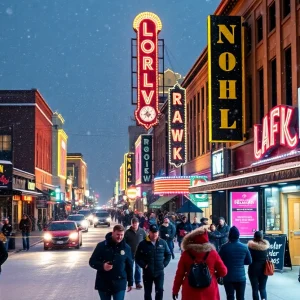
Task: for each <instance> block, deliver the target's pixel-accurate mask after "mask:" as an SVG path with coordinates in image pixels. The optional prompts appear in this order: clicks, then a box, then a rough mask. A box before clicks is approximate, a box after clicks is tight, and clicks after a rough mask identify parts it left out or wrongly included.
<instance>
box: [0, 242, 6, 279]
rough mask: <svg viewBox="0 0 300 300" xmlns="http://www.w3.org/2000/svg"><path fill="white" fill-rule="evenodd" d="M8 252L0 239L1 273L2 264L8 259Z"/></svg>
mask: <svg viewBox="0 0 300 300" xmlns="http://www.w3.org/2000/svg"><path fill="white" fill-rule="evenodd" d="M7 257H8V253H7V251H6V249H5V246H4V243H3V242H2V241H0V274H1V271H2V269H1V266H2V265H3V264H4V262H5V261H6V260H7Z"/></svg>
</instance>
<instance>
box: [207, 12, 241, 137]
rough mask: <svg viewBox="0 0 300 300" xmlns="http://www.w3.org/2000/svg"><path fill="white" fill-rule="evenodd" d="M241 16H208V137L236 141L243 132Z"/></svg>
mask: <svg viewBox="0 0 300 300" xmlns="http://www.w3.org/2000/svg"><path fill="white" fill-rule="evenodd" d="M242 23H243V19H242V17H237V16H209V17H208V89H209V141H210V142H239V141H243V140H244V135H245V116H244V110H245V109H244V106H245V99H244V97H245V84H244V82H245V80H244V28H243V24H242Z"/></svg>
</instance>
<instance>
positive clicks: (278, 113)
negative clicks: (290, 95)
mask: <svg viewBox="0 0 300 300" xmlns="http://www.w3.org/2000/svg"><path fill="white" fill-rule="evenodd" d="M298 143H299V136H298V124H297V110H296V109H295V108H293V107H290V106H287V105H278V106H275V107H274V108H272V110H271V111H270V112H269V113H268V114H267V115H266V116H265V117H264V118H263V120H262V124H256V125H254V156H255V158H256V159H261V158H263V157H265V156H267V155H268V154H269V153H270V152H271V151H272V150H274V148H276V147H278V146H280V145H281V146H284V147H287V148H290V149H294V148H295V147H297V145H298Z"/></svg>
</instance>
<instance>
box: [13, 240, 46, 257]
mask: <svg viewBox="0 0 300 300" xmlns="http://www.w3.org/2000/svg"><path fill="white" fill-rule="evenodd" d="M42 241H43V239H40V240H39V241H37V242H34V243H32V244H31V245H30V246H29V248H32V247H33V246H35V245H37V244H39V243H41V242H42ZM22 251H23V249H17V250H14V251H11V252H8V256H11V255H14V254H16V253H19V252H22Z"/></svg>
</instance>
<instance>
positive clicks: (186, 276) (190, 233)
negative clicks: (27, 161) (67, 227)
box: [90, 210, 269, 300]
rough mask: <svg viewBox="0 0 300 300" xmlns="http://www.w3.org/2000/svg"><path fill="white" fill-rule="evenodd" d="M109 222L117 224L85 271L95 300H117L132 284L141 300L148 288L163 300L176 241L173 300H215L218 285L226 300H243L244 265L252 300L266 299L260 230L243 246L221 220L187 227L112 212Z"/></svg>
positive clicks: (167, 219)
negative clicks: (90, 272)
mask: <svg viewBox="0 0 300 300" xmlns="http://www.w3.org/2000/svg"><path fill="white" fill-rule="evenodd" d="M112 217H113V218H115V220H116V221H117V222H118V223H119V225H116V226H115V227H114V228H113V232H112V233H110V234H108V235H107V236H106V240H105V241H103V242H101V243H99V244H98V245H97V247H96V249H95V251H94V253H93V254H92V256H91V258H90V266H91V267H92V268H94V269H96V270H97V277H96V289H97V290H98V292H99V295H100V299H101V300H108V299H114V300H123V299H124V297H125V291H126V281H127V286H128V289H127V290H128V291H131V290H132V288H133V285H134V284H135V286H136V288H137V289H142V288H143V286H144V299H145V300H151V299H152V295H151V294H152V287H153V284H154V287H155V300H161V299H163V297H164V288H163V287H164V269H165V268H166V267H167V266H168V264H169V262H170V260H171V259H172V258H173V259H174V258H175V255H174V242H175V240H176V239H177V243H178V247H179V249H180V251H181V256H180V259H179V262H178V267H177V271H176V275H175V279H174V283H173V291H172V298H173V299H178V295H179V291H180V289H181V294H182V298H181V299H182V300H190V299H197V300H201V299H211V300H219V299H220V294H219V285H224V288H225V292H226V295H227V300H234V299H235V298H236V299H237V300H244V295H245V288H246V273H245V265H249V268H248V276H249V280H250V283H251V286H252V295H253V300H259V295H260V298H261V300H266V299H267V294H266V283H267V279H268V276H267V275H265V274H264V268H265V264H266V260H267V259H268V248H269V243H268V241H266V240H264V239H263V235H262V233H261V232H260V231H257V232H255V234H254V237H253V240H250V241H249V242H248V245H246V244H244V243H241V242H240V240H239V236H240V234H239V230H238V229H237V228H236V227H235V226H233V227H231V228H230V227H229V226H228V225H227V224H226V222H225V219H224V218H222V217H220V218H219V220H218V224H209V219H208V218H202V219H201V220H200V222H198V220H197V218H196V217H195V218H194V220H193V223H190V222H189V220H188V219H187V218H186V216H175V215H168V213H166V212H165V213H162V212H158V214H155V213H153V212H152V213H150V214H148V215H144V214H143V213H138V214H134V213H133V212H132V211H129V210H127V211H117V212H116V211H115V212H113V213H112ZM128 222H129V223H128ZM129 224H130V225H129ZM201 268H202V269H201ZM199 270H201V272H200V271H199ZM203 270H206V272H204V271H203ZM197 272H198V273H197ZM199 274H200V275H199ZM203 274H206V275H205V276H206V277H203V276H204V275H203ZM206 283H207V284H206ZM142 284H143V285H142ZM165 299H169V297H167V298H165Z"/></svg>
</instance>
